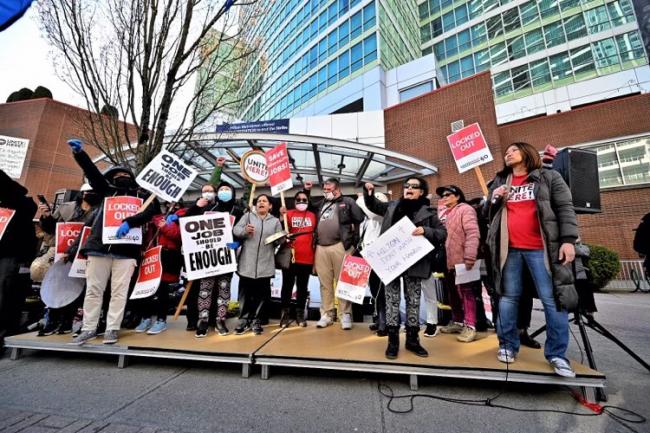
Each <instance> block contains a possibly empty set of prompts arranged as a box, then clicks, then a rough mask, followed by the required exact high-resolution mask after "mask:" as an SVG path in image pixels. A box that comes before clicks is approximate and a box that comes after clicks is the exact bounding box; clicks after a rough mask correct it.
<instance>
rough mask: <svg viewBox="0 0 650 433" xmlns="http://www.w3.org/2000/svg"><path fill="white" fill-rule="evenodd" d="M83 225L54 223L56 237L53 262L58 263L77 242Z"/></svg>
mask: <svg viewBox="0 0 650 433" xmlns="http://www.w3.org/2000/svg"><path fill="white" fill-rule="evenodd" d="M83 227H84V223H56V235H55V241H54V244H55V245H56V252H55V254H54V261H55V262H56V261H59V260H60V259H62V258H63V256H64V255H65V254H66V252H67V251H68V248H70V246H71V245H72V244H74V241H76V240H77V238H78V237H79V234H80V233H81V230H82V229H83Z"/></svg>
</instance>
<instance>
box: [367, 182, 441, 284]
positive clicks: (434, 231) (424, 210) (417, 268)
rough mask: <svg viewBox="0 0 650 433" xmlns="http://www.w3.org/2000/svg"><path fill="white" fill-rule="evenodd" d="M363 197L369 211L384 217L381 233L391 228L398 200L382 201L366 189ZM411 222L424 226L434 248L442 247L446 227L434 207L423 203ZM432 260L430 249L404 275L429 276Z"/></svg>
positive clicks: (425, 235)
mask: <svg viewBox="0 0 650 433" xmlns="http://www.w3.org/2000/svg"><path fill="white" fill-rule="evenodd" d="M363 199H364V202H365V203H366V207H367V208H368V209H369V210H370V211H371V212H373V213H376V214H377V215H381V216H383V217H384V220H383V221H382V223H381V233H384V232H385V231H386V230H388V229H389V228H391V226H392V225H393V224H395V223H397V221H393V220H394V219H395V218H394V217H395V211H396V209H397V205H398V204H399V200H393V201H389V202H388V203H383V202H380V201H379V200H377V199H376V198H375V196H374V195H373V194H368V191H367V190H366V189H364V194H363ZM413 224H415V226H416V227H422V228H424V237H425V238H426V239H427V240H428V241H429V242H431V243H432V244H433V245H434V247H435V248H440V247H442V248H444V245H445V239H446V238H447V229H446V228H445V226H444V225H443V224H442V223H441V222H440V220H439V219H438V212H437V211H436V210H435V209H433V208H432V207H431V206H426V205H423V206H422V207H421V208H420V209H419V210H418V211H417V212H416V213H415V217H414V218H413ZM433 261H434V253H433V251H432V252H431V253H429V254H427V255H426V256H424V257H422V258H421V259H420V260H418V261H417V262H416V263H415V264H414V265H413V266H411V267H410V268H409V269H408V270H407V271H406V275H407V276H409V277H412V278H429V277H431V273H432V272H433Z"/></svg>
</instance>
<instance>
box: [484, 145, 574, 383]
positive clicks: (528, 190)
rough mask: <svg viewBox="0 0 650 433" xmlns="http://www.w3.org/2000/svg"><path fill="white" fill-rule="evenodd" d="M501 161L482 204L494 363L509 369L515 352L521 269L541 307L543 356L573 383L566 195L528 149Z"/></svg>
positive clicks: (511, 149)
mask: <svg viewBox="0 0 650 433" xmlns="http://www.w3.org/2000/svg"><path fill="white" fill-rule="evenodd" d="M504 161H505V165H504V168H503V170H501V171H500V172H499V173H497V175H496V177H495V179H494V181H493V182H492V185H491V186H490V194H489V196H488V197H489V209H488V211H489V215H490V228H489V231H488V239H487V241H488V246H489V248H490V255H491V257H492V265H491V266H492V274H493V278H494V289H495V292H496V293H497V294H498V295H499V296H500V299H499V314H498V317H497V321H496V323H495V324H496V326H497V335H498V337H499V350H498V352H497V359H498V360H499V361H501V362H505V363H511V362H514V361H515V359H516V357H517V353H518V351H519V345H520V341H519V333H518V329H517V311H518V305H519V298H520V297H521V293H522V290H523V283H522V274H523V270H524V268H527V269H528V270H529V271H530V274H531V276H532V279H533V281H534V283H535V288H536V289H537V294H538V295H539V299H540V301H541V302H542V304H543V305H544V316H545V318H546V336H547V338H546V344H545V347H544V356H545V357H546V359H547V360H548V362H549V363H550V364H551V365H552V366H553V368H554V370H555V373H556V374H558V375H560V376H564V377H575V372H574V371H573V369H572V368H571V365H570V363H569V361H568V360H567V358H566V350H567V347H568V345H569V319H568V311H571V310H574V309H575V308H576V307H577V306H578V294H577V292H576V289H575V287H574V285H573V272H572V269H571V266H570V264H571V262H572V261H573V259H574V258H575V247H574V244H575V242H576V239H578V223H577V220H576V214H575V211H574V209H573V203H572V199H571V191H570V190H569V187H568V186H567V184H566V183H565V182H564V180H563V179H562V176H560V174H559V173H558V172H557V171H555V170H547V169H544V168H542V161H541V159H540V156H539V153H538V152H537V150H536V149H535V148H534V147H533V146H532V145H530V144H528V143H513V144H511V145H510V146H508V148H507V149H506V153H505V157H504Z"/></svg>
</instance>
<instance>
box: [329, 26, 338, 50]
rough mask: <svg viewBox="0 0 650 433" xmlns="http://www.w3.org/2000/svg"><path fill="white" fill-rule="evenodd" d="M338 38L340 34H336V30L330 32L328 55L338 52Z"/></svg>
mask: <svg viewBox="0 0 650 433" xmlns="http://www.w3.org/2000/svg"><path fill="white" fill-rule="evenodd" d="M337 40H338V35H337V34H336V30H334V31H333V32H332V33H330V34H329V36H328V37H327V46H328V48H327V55H328V56H331V55H332V54H334V53H335V52H336V49H337V46H336V41H337Z"/></svg>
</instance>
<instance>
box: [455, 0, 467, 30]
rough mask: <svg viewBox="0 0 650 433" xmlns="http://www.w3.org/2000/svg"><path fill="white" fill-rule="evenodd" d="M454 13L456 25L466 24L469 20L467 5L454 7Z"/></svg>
mask: <svg viewBox="0 0 650 433" xmlns="http://www.w3.org/2000/svg"><path fill="white" fill-rule="evenodd" d="M454 15H455V17H456V26H457V27H458V26H460V25H461V24H465V23H466V22H467V5H466V4H464V5H461V6H459V7H457V8H456V9H454Z"/></svg>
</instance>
